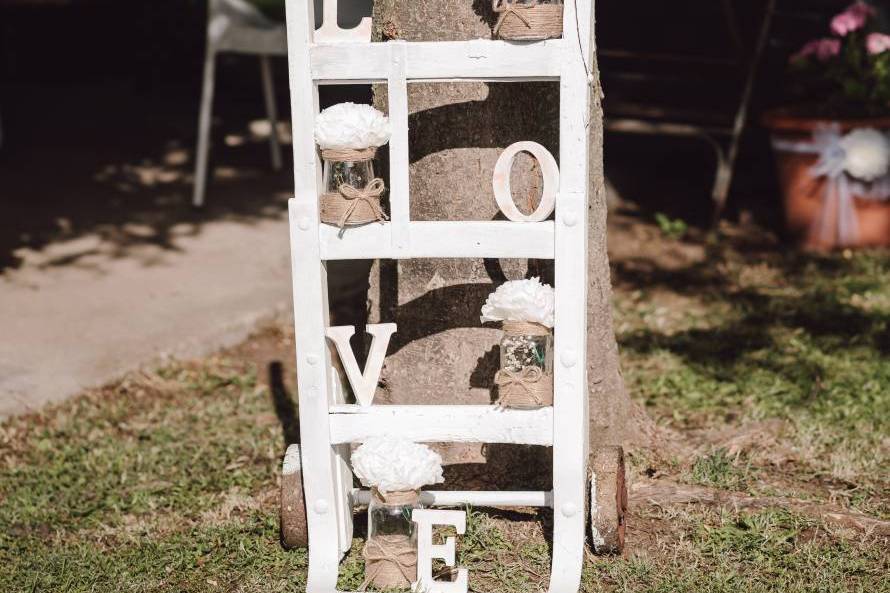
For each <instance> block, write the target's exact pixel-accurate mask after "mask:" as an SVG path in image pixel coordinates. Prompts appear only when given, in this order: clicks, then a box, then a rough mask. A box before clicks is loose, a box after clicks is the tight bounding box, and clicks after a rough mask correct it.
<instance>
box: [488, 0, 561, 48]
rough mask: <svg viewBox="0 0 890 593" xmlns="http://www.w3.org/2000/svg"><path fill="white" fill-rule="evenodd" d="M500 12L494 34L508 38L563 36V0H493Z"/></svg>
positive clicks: (529, 38)
mask: <svg viewBox="0 0 890 593" xmlns="http://www.w3.org/2000/svg"><path fill="white" fill-rule="evenodd" d="M491 5H492V9H494V11H495V12H496V13H498V14H499V15H500V16H499V18H498V21H497V23H496V24H495V26H494V34H495V36H496V37H499V38H501V39H509V40H511V41H541V40H543V39H555V38H558V37H562V13H563V0H492V2H491Z"/></svg>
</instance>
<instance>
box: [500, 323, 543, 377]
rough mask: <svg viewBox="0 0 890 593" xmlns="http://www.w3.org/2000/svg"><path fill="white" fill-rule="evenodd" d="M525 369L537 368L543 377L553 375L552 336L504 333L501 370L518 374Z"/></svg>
mask: <svg viewBox="0 0 890 593" xmlns="http://www.w3.org/2000/svg"><path fill="white" fill-rule="evenodd" d="M526 367H538V368H539V369H541V371H542V372H543V373H544V374H545V375H552V374H553V334H550V333H548V334H546V335H532V334H517V333H512V332H509V331H505V332H504V337H503V338H502V339H501V369H505V370H508V371H512V372H514V373H518V372H520V371H522V370H523V369H524V368H526Z"/></svg>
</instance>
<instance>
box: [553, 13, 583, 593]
mask: <svg viewBox="0 0 890 593" xmlns="http://www.w3.org/2000/svg"><path fill="white" fill-rule="evenodd" d="M591 4H592V1H591V0H577V1H575V2H566V3H565V12H564V20H563V40H564V41H565V58H564V60H563V62H562V64H563V70H562V75H561V77H560V89H559V91H560V92H559V97H560V98H559V102H560V110H559V165H560V190H559V197H558V202H557V206H556V231H555V248H554V256H555V257H554V265H555V278H556V286H555V289H556V327H555V331H554V354H555V356H554V360H555V362H556V364H555V365H554V408H553V423H554V427H553V509H554V512H553V558H552V565H551V576H550V589H549V591H550V593H570V592H575V591H577V590H578V586H579V583H580V581H581V570H582V565H583V555H584V539H585V529H584V526H585V520H584V519H585V482H586V477H587V453H588V439H587V436H588V435H587V432H588V409H587V384H586V366H587V364H586V361H587V216H588V214H587V208H588V188H589V174H590V172H589V160H588V156H589V136H588V133H589V130H588V125H589V114H590V106H591V98H590V64H592V60H591V57H592V43H591V41H592V36H593V30H592V27H593V7H592V6H591Z"/></svg>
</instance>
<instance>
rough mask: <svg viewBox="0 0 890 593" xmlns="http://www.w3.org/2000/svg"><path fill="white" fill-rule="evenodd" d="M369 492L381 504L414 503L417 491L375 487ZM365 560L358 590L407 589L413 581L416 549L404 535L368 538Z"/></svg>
mask: <svg viewBox="0 0 890 593" xmlns="http://www.w3.org/2000/svg"><path fill="white" fill-rule="evenodd" d="M371 495H372V496H373V497H374V498H375V499H376V501H377V502H379V503H381V504H385V505H399V506H404V505H416V504H418V503H419V502H420V492H418V491H417V490H408V491H405V492H387V493H386V494H383V493H381V492H378V491H377V489H376V488H374V489H373V490H372V491H371ZM362 556H363V557H364V559H365V581H364V583H362V586H361V588H360V589H359V590H360V591H364V590H365V589H367V587H368V585H372V584H373V585H374V586H375V587H376V588H378V589H407V588H409V587H410V586H411V583H412V582H414V581H416V580H417V548H416V547H415V546H414V545H413V544H412V542H411V538H410V537H409V536H408V535H375V536H373V537H370V538H368V541H367V542H365V548H364V549H363V550H362Z"/></svg>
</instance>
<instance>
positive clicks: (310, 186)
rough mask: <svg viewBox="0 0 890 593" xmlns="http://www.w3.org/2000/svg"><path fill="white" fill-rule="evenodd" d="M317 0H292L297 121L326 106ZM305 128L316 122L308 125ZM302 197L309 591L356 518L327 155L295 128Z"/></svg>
mask: <svg viewBox="0 0 890 593" xmlns="http://www.w3.org/2000/svg"><path fill="white" fill-rule="evenodd" d="M312 4H313V3H312V2H306V1H304V0H300V1H297V0H288V1H287V2H286V9H287V40H288V64H289V73H290V78H291V81H290V88H291V113H292V117H293V120H294V121H295V122H312V121H314V120H315V115H316V114H317V113H318V87H317V85H315V84H313V82H312V80H311V77H310V76H309V72H310V62H309V44H310V43H311V35H312V29H313V27H314V23H315V19H314V15H313V6H312ZM303 129H304V130H310V129H311V126H310V127H307V126H303ZM293 153H294V186H295V191H294V198H293V199H291V200H290V202H289V215H290V228H291V229H292V232H291V263H292V265H291V267H292V271H291V273H292V277H293V286H294V288H293V296H294V311H295V312H296V314H295V315H294V317H295V320H294V327H295V336H294V337H295V341H296V353H297V380H298V390H299V398H300V405H299V414H300V433H301V440H302V443H301V453H302V462H303V463H302V466H303V491H304V494H305V499H306V515H307V520H308V524H309V541H310V542H311V544H310V546H309V572H308V575H307V581H306V591H307V593H322V592H324V593H327V592H330V591H333V590H335V589H336V586H337V570H338V566H339V562H340V558H341V557H342V549H343V546H342V545H341V541H340V540H341V539H342V537H343V534H344V532H346V531H348V530H347V529H344V528H343V526H344V525H345V524H346V523H347V522H351V520H352V504H351V501H350V500H349V499H350V497H349V492H348V491H346V490H344V488H342V487H340V488H337V481H338V478H339V476H340V475H341V471H339V464H340V463H341V458H340V457H339V456H338V455H337V454H336V453H335V450H334V449H333V448H332V447H331V445H330V442H331V440H330V433H329V430H330V425H329V424H328V422H327V421H326V418H327V416H328V408H329V407H330V405H331V404H332V403H334V402H335V401H336V399H335V398H334V397H333V396H332V388H331V383H330V374H329V373H328V369H329V368H330V367H331V361H330V354H329V351H328V347H327V340H326V338H325V329H326V328H327V326H328V298H327V280H326V276H327V273H326V270H325V266H324V263H323V262H322V260H321V257H320V253H319V244H318V226H319V215H318V195H319V192H320V190H321V185H322V183H321V181H322V179H321V163H320V159H319V156H318V153H317V151H316V148H315V140H314V138H313V136H312V133H311V131H303V130H301V131H300V133H296V134H294V139H293Z"/></svg>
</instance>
